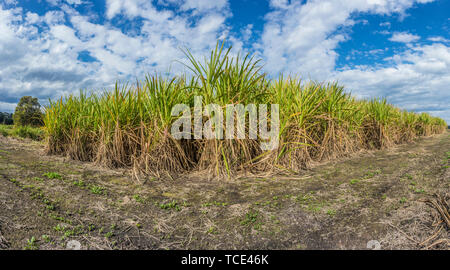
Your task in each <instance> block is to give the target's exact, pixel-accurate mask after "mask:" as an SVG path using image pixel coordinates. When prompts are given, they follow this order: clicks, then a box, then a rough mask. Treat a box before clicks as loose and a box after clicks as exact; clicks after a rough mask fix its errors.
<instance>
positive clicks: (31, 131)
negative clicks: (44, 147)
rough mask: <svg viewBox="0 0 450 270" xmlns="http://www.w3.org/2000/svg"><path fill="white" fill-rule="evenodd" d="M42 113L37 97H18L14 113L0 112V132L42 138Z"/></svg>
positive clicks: (5, 135)
mask: <svg viewBox="0 0 450 270" xmlns="http://www.w3.org/2000/svg"><path fill="white" fill-rule="evenodd" d="M43 117H44V114H43V113H42V111H41V105H40V104H39V101H38V99H37V98H34V97H31V96H24V97H22V98H21V99H20V101H19V103H18V104H17V107H16V109H15V111H14V114H11V113H6V112H0V134H1V135H3V136H4V137H8V136H11V137H20V138H29V139H32V140H42V139H43V138H44V132H43V129H42V128H41V127H42V126H43Z"/></svg>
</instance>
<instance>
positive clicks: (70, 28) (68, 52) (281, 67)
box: [0, 0, 450, 123]
mask: <svg viewBox="0 0 450 270" xmlns="http://www.w3.org/2000/svg"><path fill="white" fill-rule="evenodd" d="M449 11H450V1H449V0H434V1H433V0H308V1H305V0H303V1H302V0H270V1H269V0H214V1H213V0H153V1H151V0H102V1H88V0H0V111H8V112H12V111H13V110H14V107H15V104H16V103H17V102H18V100H19V99H20V97H21V96H24V95H32V96H35V97H38V98H39V99H40V101H41V103H42V104H45V103H46V102H47V101H46V100H48V98H59V97H60V96H61V95H65V94H68V93H76V92H78V91H79V89H104V88H108V87H110V86H111V85H112V84H114V82H115V81H116V80H121V81H126V80H130V81H135V79H136V78H140V79H141V78H143V76H144V75H145V74H147V73H151V74H154V73H155V72H158V73H162V74H165V73H172V74H174V73H181V72H185V71H184V68H183V66H182V65H181V64H179V63H178V62H177V60H181V61H183V59H184V58H183V54H182V51H181V50H180V48H183V47H186V48H189V49H190V50H191V51H192V52H193V53H194V54H195V55H197V56H206V55H207V53H208V51H209V50H210V49H211V48H212V47H213V46H214V45H215V44H216V42H217V40H218V39H224V38H226V40H227V41H228V43H229V44H230V45H232V46H233V48H234V52H238V51H243V52H250V53H253V54H256V55H257V56H258V57H260V58H262V59H263V62H264V70H265V72H267V73H268V75H269V76H271V77H277V76H278V74H280V73H284V74H298V75H300V76H301V77H303V78H305V79H314V80H338V81H339V82H341V83H342V84H344V85H345V86H346V87H347V89H348V90H349V91H351V92H352V93H353V94H355V95H357V96H358V97H375V96H379V97H386V98H388V100H389V101H390V102H392V103H394V104H396V105H398V106H400V107H402V108H405V109H408V110H414V111H427V112H430V113H431V114H433V115H436V116H440V117H443V118H444V119H446V121H447V122H448V123H450V105H449V104H450V89H449V86H450V12H449Z"/></svg>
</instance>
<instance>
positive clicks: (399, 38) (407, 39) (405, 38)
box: [389, 32, 420, 43]
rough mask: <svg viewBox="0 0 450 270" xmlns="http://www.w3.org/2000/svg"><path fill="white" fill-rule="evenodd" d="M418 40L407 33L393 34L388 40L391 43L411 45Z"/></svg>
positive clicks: (417, 37)
mask: <svg viewBox="0 0 450 270" xmlns="http://www.w3.org/2000/svg"><path fill="white" fill-rule="evenodd" d="M419 39H420V37H419V36H417V35H413V34H410V33H407V32H395V33H394V34H393V35H392V37H390V38H389V40H390V41H393V42H402V43H411V42H416V41H418V40H419Z"/></svg>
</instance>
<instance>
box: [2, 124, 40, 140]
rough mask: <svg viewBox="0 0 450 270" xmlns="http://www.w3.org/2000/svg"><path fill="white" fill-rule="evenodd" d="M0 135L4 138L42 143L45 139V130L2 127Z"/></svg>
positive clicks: (24, 127)
mask: <svg viewBox="0 0 450 270" xmlns="http://www.w3.org/2000/svg"><path fill="white" fill-rule="evenodd" d="M0 134H1V135H3V136H4V137H8V136H10V137H16V138H23V139H31V140H35V141H40V140H42V139H43V138H44V130H43V129H42V128H37V127H30V126H12V125H0Z"/></svg>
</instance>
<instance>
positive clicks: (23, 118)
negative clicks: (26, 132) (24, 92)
mask: <svg viewBox="0 0 450 270" xmlns="http://www.w3.org/2000/svg"><path fill="white" fill-rule="evenodd" d="M13 118H14V124H15V125H17V126H42V124H43V121H42V118H43V115H42V112H41V104H39V101H38V99H37V98H34V97H31V96H24V97H22V98H21V99H20V101H19V103H18V104H17V107H16V110H15V112H14V117H13Z"/></svg>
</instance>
